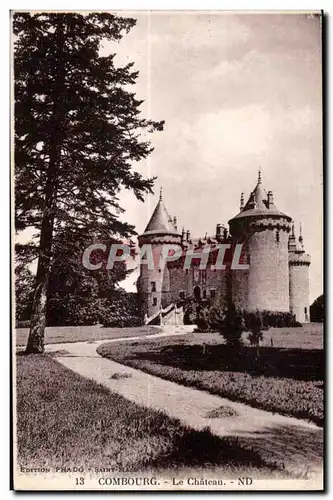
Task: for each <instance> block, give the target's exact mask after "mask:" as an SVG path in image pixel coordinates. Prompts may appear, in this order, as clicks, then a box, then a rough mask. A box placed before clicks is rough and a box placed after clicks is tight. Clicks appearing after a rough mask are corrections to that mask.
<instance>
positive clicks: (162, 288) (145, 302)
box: [138, 190, 182, 318]
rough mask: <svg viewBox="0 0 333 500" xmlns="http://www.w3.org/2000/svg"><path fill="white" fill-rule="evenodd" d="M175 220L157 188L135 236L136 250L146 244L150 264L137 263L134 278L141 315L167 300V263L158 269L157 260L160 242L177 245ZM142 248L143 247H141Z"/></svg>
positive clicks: (148, 314) (151, 313)
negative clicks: (147, 217)
mask: <svg viewBox="0 0 333 500" xmlns="http://www.w3.org/2000/svg"><path fill="white" fill-rule="evenodd" d="M176 223H177V220H176V218H174V219H172V218H171V216H170V215H169V214H168V212H167V210H166V208H165V206H164V203H163V199H162V190H161V191H160V197H159V201H158V203H157V205H156V207H155V210H154V212H153V215H152V216H151V219H150V221H149V222H148V225H147V227H146V229H145V231H144V232H143V233H142V234H141V235H140V236H139V238H138V239H139V247H140V251H142V252H143V250H144V249H143V246H144V245H149V246H150V247H149V248H147V252H150V248H151V251H152V254H153V259H154V265H153V266H150V267H153V268H151V269H150V268H149V265H148V264H147V263H145V262H143V263H140V276H139V279H138V293H139V300H140V307H141V311H142V315H143V316H144V315H145V316H146V317H148V318H151V317H152V316H154V315H155V314H157V313H158V312H159V311H160V309H161V308H165V307H166V306H167V305H168V304H169V303H170V297H169V296H170V276H169V270H168V268H167V266H165V267H164V268H162V269H161V268H160V267H159V266H158V262H159V259H160V255H161V251H162V248H163V245H165V244H178V245H181V239H182V235H181V234H179V233H178V232H177V228H176ZM145 248H146V247H145ZM147 252H145V253H144V255H143V256H142V257H143V260H145V259H147V257H148V255H147Z"/></svg>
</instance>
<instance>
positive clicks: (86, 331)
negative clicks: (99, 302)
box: [16, 326, 158, 347]
mask: <svg viewBox="0 0 333 500" xmlns="http://www.w3.org/2000/svg"><path fill="white" fill-rule="evenodd" d="M157 331H158V330H157V328H156V327H149V326H141V327H132V328H104V327H99V326H48V327H47V328H46V329H45V344H61V343H63V342H85V341H87V340H111V339H115V338H126V337H139V336H140V337H141V336H145V335H151V334H153V333H157ZM28 335H29V328H16V346H17V347H22V346H26V344H27V341H28Z"/></svg>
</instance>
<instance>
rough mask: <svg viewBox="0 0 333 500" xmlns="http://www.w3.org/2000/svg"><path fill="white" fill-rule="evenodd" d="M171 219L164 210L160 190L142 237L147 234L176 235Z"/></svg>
mask: <svg viewBox="0 0 333 500" xmlns="http://www.w3.org/2000/svg"><path fill="white" fill-rule="evenodd" d="M171 220H172V219H171V217H170V215H169V213H168V211H167V209H166V208H165V205H164V203H163V199H162V190H161V192H160V198H159V200H158V203H157V205H156V207H155V210H154V212H153V215H152V216H151V218H150V221H149V222H148V224H147V227H146V229H145V230H144V233H143V234H144V235H147V234H177V235H178V232H177V231H176V228H175V226H174V225H173V223H172V222H171Z"/></svg>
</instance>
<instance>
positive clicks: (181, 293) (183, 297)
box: [179, 290, 185, 299]
mask: <svg viewBox="0 0 333 500" xmlns="http://www.w3.org/2000/svg"><path fill="white" fill-rule="evenodd" d="M179 298H180V299H185V292H184V291H183V290H181V291H180V292H179Z"/></svg>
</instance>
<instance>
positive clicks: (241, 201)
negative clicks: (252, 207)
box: [239, 193, 244, 210]
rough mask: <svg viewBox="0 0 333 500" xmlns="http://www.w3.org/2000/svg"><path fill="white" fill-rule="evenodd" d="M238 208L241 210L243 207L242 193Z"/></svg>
mask: <svg viewBox="0 0 333 500" xmlns="http://www.w3.org/2000/svg"><path fill="white" fill-rule="evenodd" d="M239 208H240V210H243V208H244V193H241V196H240V204H239Z"/></svg>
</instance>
